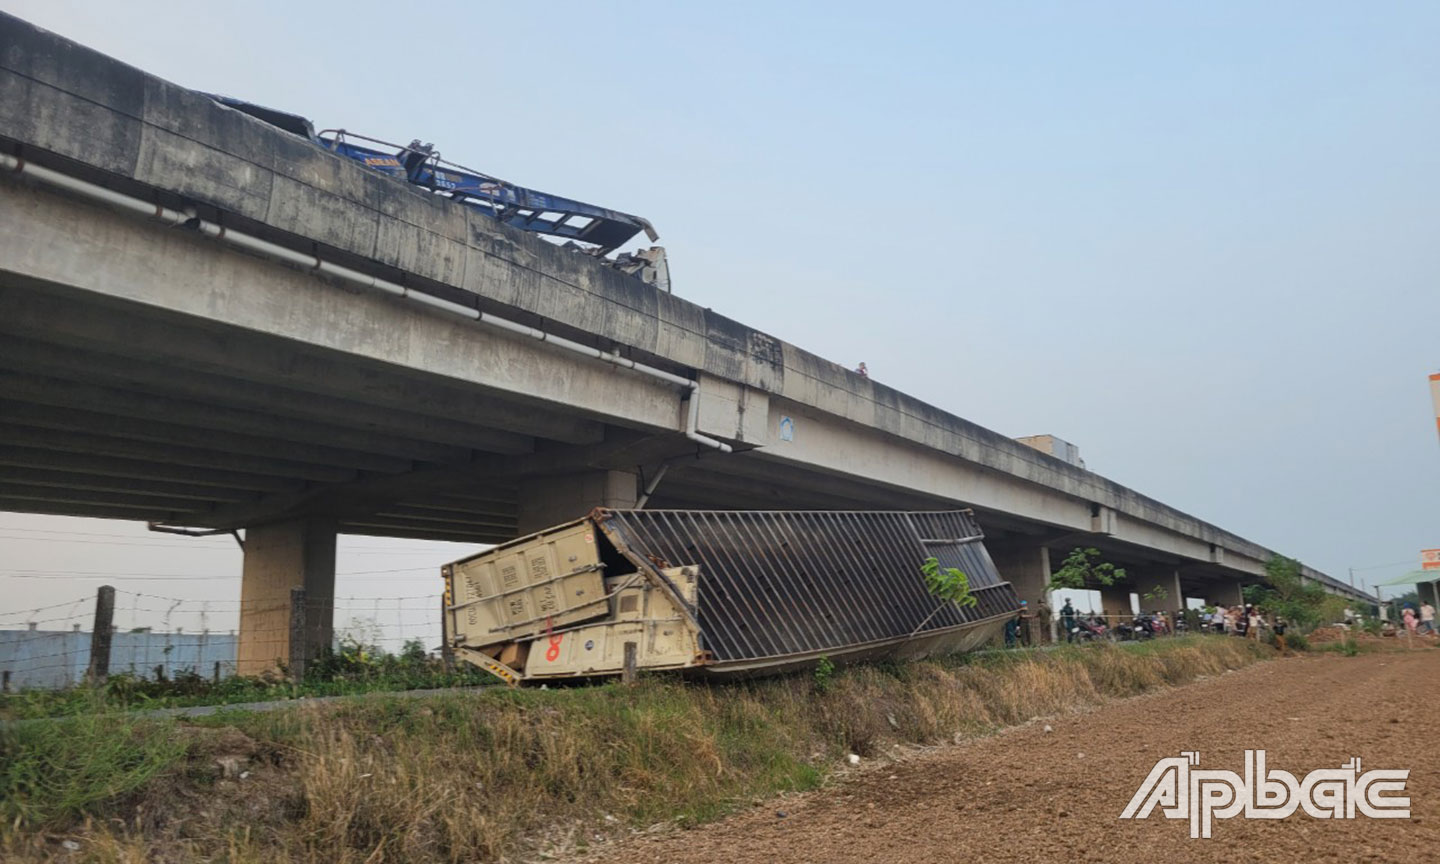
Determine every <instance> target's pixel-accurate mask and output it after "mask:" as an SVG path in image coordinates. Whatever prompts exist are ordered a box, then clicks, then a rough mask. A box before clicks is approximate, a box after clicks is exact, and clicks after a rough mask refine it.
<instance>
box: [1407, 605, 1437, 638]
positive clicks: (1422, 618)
mask: <svg viewBox="0 0 1440 864" xmlns="http://www.w3.org/2000/svg"><path fill="white" fill-rule="evenodd" d="M1400 620H1402V621H1404V622H1405V630H1406V632H1408V633H1409V634H1410V635H1411V636H1414V635H1417V634H1419V633H1426V634H1431V635H1433V634H1434V633H1435V607H1434V606H1431V605H1430V601H1429V600H1426V601H1425V602H1423V603H1421V604H1420V611H1419V612H1418V613H1417V612H1416V611H1415V607H1414V606H1411V605H1410V604H1409V603H1407V604H1405V608H1404V609H1402V610H1400Z"/></svg>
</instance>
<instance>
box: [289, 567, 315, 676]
mask: <svg viewBox="0 0 1440 864" xmlns="http://www.w3.org/2000/svg"><path fill="white" fill-rule="evenodd" d="M305 636H306V634H305V589H304V588H291V589H290V677H291V678H293V679H294V680H295V681H296V682H300V681H304V680H305V661H307V660H309V659H310V656H309V654H310V652H309V651H308V650H307V649H308V647H309V646H307V645H306V644H305Z"/></svg>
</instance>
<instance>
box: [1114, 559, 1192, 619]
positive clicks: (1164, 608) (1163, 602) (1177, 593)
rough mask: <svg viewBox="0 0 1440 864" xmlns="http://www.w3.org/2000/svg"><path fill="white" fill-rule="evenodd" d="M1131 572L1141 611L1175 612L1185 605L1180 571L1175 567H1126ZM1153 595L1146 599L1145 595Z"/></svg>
mask: <svg viewBox="0 0 1440 864" xmlns="http://www.w3.org/2000/svg"><path fill="white" fill-rule="evenodd" d="M1126 569H1127V570H1129V571H1130V572H1131V579H1132V580H1133V581H1134V584H1135V594H1136V596H1138V597H1139V598H1140V611H1141V612H1174V611H1175V610H1176V609H1183V608H1184V606H1185V595H1184V591H1183V589H1181V587H1180V571H1178V570H1176V569H1175V568H1174V567H1144V568H1142V567H1135V568H1128V567H1127V568H1126ZM1147 594H1149V595H1152V596H1150V598H1149V599H1146V596H1145V595H1147Z"/></svg>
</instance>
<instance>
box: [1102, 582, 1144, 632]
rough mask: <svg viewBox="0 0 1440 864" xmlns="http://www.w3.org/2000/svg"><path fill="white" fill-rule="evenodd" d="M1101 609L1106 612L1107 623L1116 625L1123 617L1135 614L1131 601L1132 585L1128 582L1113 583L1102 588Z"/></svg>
mask: <svg viewBox="0 0 1440 864" xmlns="http://www.w3.org/2000/svg"><path fill="white" fill-rule="evenodd" d="M1100 609H1101V611H1102V612H1104V614H1105V621H1106V623H1108V624H1110V625H1111V626H1114V624H1115V623H1116V622H1117V621H1118V620H1120V619H1121V618H1128V617H1130V616H1131V615H1134V614H1135V610H1134V608H1132V606H1131V602H1130V586H1129V585H1128V584H1122V585H1112V586H1110V587H1109V588H1105V587H1102V588H1101V589H1100Z"/></svg>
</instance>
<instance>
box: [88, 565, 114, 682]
mask: <svg viewBox="0 0 1440 864" xmlns="http://www.w3.org/2000/svg"><path fill="white" fill-rule="evenodd" d="M114 632H115V589H114V588H112V587H111V586H109V585H101V586H100V590H99V591H97V592H96V594H95V626H94V627H93V628H91V631H90V668H89V670H87V671H86V673H85V677H86V679H88V680H89V681H90V683H91V684H103V683H104V682H105V679H106V678H107V677H109V675H110V637H111V636H112V635H113V634H114Z"/></svg>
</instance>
